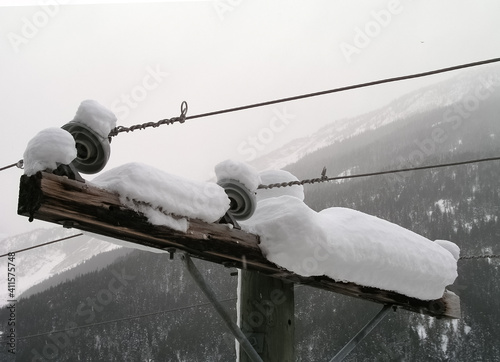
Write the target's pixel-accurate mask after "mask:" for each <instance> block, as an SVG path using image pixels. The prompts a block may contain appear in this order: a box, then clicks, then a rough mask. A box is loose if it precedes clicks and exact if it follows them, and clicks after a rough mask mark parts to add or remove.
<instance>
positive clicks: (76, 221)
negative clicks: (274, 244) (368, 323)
mask: <svg viewBox="0 0 500 362" xmlns="http://www.w3.org/2000/svg"><path fill="white" fill-rule="evenodd" d="M18 214H19V215H23V216H27V217H29V218H30V220H32V219H37V220H43V221H47V222H51V223H56V224H60V225H63V226H65V227H74V228H76V229H80V230H83V231H87V232H92V233H94V234H99V235H104V236H107V237H112V238H115V239H119V240H125V241H129V242H132V243H136V244H141V245H144V246H148V247H151V248H156V249H163V250H172V248H174V249H177V250H182V251H184V252H187V253H189V254H190V255H191V256H193V257H196V258H199V259H204V260H207V261H210V262H214V263H218V264H222V265H225V266H227V267H237V268H247V269H249V270H254V271H258V272H260V273H263V274H265V275H269V276H272V277H275V278H279V279H283V280H288V281H291V282H294V283H300V284H306V285H309V286H312V287H317V288H321V289H325V290H329V291H332V292H336V293H341V294H344V295H347V296H351V297H355V298H361V299H365V300H369V301H372V302H376V303H381V304H392V305H394V306H398V307H401V308H404V309H406V310H409V311H413V312H417V313H422V314H427V315H430V316H434V317H438V318H439V317H446V318H460V298H459V297H458V296H457V295H456V294H454V293H451V292H448V291H446V292H445V293H444V295H443V297H442V298H441V299H438V300H433V301H423V300H419V299H416V298H411V297H408V296H405V295H402V294H398V293H395V292H392V291H384V290H380V289H376V288H368V287H363V286H360V285H356V284H354V283H343V282H336V281H335V280H333V279H331V278H329V277H326V276H317V277H304V276H301V275H298V274H295V273H293V272H290V271H288V270H286V269H283V268H280V267H278V266H277V265H275V264H273V263H271V262H270V261H268V260H267V259H266V258H265V257H264V255H262V252H261V250H260V248H259V236H257V235H254V234H250V233H247V232H244V231H242V230H238V229H234V228H230V227H229V226H228V225H225V224H215V223H213V224H210V223H206V222H203V221H201V220H196V219H190V220H189V228H188V230H187V232H186V233H183V232H180V231H176V230H173V229H170V228H168V227H166V226H156V225H152V224H150V223H149V222H148V220H147V218H146V217H145V216H144V215H142V214H140V213H137V212H135V211H133V210H131V209H129V208H127V207H126V206H124V205H122V203H121V202H120V198H119V195H117V194H115V193H112V192H109V191H106V190H102V189H99V188H97V187H95V186H93V185H91V184H89V183H83V182H79V181H75V180H70V179H68V178H67V177H64V176H56V175H53V174H51V173H46V172H38V173H37V174H36V175H33V176H30V177H28V176H22V177H21V181H20V189H19V204H18Z"/></svg>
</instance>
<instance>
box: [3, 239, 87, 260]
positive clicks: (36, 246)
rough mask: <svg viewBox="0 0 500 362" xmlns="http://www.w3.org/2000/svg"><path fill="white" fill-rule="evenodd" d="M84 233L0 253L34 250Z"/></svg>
mask: <svg viewBox="0 0 500 362" xmlns="http://www.w3.org/2000/svg"><path fill="white" fill-rule="evenodd" d="M82 235H83V233H79V234H75V235H71V236H67V237H65V238H61V239H57V240H53V241H49V242H47V243H43V244H38V245H35V246H30V247H29V248H25V249H20V250H16V251H11V252H9V253H7V254H3V255H0V258H3V257H4V256H8V255H9V254H11V253H15V254H19V253H21V252H23V251H27V250H32V249H36V248H40V247H42V246H47V245H50V244H55V243H58V242H60V241H64V240H68V239H71V238H76V237H77V236H82Z"/></svg>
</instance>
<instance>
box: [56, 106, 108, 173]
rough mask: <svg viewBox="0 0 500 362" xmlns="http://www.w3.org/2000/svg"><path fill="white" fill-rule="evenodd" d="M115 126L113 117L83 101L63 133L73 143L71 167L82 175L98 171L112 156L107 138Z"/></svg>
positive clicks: (105, 109)
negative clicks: (73, 159) (74, 157)
mask: <svg viewBox="0 0 500 362" xmlns="http://www.w3.org/2000/svg"><path fill="white" fill-rule="evenodd" d="M115 126H116V116H115V115H114V114H113V112H111V111H110V110H109V109H107V108H106V107H104V106H102V105H101V104H99V103H98V102H97V101H94V100H86V101H83V102H82V103H81V104H80V106H79V107H78V110H77V111H76V114H75V117H74V118H73V120H72V121H71V122H69V123H67V124H65V125H64V126H62V128H63V129H65V130H66V131H68V132H69V133H71V135H72V136H73V138H74V139H75V143H76V149H77V158H76V160H75V162H74V163H73V165H74V166H75V168H76V169H77V170H78V171H80V172H83V173H87V174H93V173H97V172H99V171H101V170H102V169H103V168H104V167H105V166H106V164H107V162H108V159H109V156H110V154H111V148H110V144H109V143H110V140H109V134H110V132H111V130H112V129H114V127H115Z"/></svg>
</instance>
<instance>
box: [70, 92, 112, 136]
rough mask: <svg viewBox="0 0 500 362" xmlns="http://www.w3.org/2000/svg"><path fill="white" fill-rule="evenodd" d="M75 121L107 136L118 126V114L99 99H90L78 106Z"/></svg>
mask: <svg viewBox="0 0 500 362" xmlns="http://www.w3.org/2000/svg"><path fill="white" fill-rule="evenodd" d="M73 122H75V123H80V124H83V125H85V126H87V127H88V128H90V129H92V130H93V131H95V132H96V133H97V134H99V135H100V136H101V137H103V138H107V137H108V135H109V133H110V132H111V130H112V129H113V128H115V127H116V116H115V115H114V114H113V112H111V111H110V110H109V109H107V108H106V107H104V106H103V105H101V104H100V103H98V102H97V101H94V100H92V99H88V100H85V101H83V102H82V103H81V104H80V106H79V107H78V110H77V111H76V114H75V117H74V118H73Z"/></svg>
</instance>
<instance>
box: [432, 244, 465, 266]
mask: <svg viewBox="0 0 500 362" xmlns="http://www.w3.org/2000/svg"><path fill="white" fill-rule="evenodd" d="M435 243H436V244H438V245H439V246H441V247H443V248H445V249H446V250H448V251H449V252H450V253H451V255H453V257H454V258H455V260H456V261H458V259H460V248H459V247H458V245H457V244H455V243H452V242H451V241H448V240H435Z"/></svg>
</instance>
